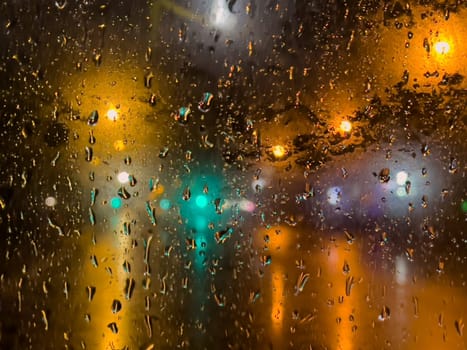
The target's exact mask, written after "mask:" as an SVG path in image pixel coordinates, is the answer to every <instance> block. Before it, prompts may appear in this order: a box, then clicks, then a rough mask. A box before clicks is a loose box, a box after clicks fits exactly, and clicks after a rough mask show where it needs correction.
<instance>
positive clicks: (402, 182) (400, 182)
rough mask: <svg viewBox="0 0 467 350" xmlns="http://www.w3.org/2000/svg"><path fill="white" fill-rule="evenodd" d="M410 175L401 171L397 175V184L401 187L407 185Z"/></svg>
mask: <svg viewBox="0 0 467 350" xmlns="http://www.w3.org/2000/svg"><path fill="white" fill-rule="evenodd" d="M408 177H409V175H408V174H407V173H406V172H405V171H399V172H398V173H397V175H396V182H397V184H398V185H399V186H403V185H405V182H406V181H407V179H408Z"/></svg>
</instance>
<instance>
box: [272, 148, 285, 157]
mask: <svg viewBox="0 0 467 350" xmlns="http://www.w3.org/2000/svg"><path fill="white" fill-rule="evenodd" d="M272 154H273V155H274V157H276V158H282V157H283V156H284V155H285V147H284V146H281V145H276V146H273V147H272Z"/></svg>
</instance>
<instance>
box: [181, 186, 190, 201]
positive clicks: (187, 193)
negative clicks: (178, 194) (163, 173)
mask: <svg viewBox="0 0 467 350" xmlns="http://www.w3.org/2000/svg"><path fill="white" fill-rule="evenodd" d="M182 198H183V200H184V201H187V200H189V199H190V198H191V191H190V187H189V186H187V187H185V189H184V190H183V196H182Z"/></svg>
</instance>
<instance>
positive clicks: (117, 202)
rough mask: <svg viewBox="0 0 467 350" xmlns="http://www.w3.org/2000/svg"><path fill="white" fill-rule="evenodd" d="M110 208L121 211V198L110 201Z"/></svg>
mask: <svg viewBox="0 0 467 350" xmlns="http://www.w3.org/2000/svg"><path fill="white" fill-rule="evenodd" d="M110 206H111V207H112V208H113V209H120V208H121V207H122V200H121V199H120V198H119V197H112V199H111V200H110Z"/></svg>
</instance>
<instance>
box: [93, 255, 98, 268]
mask: <svg viewBox="0 0 467 350" xmlns="http://www.w3.org/2000/svg"><path fill="white" fill-rule="evenodd" d="M91 264H92V266H94V267H98V266H99V263H98V262H97V258H96V256H95V255H91Z"/></svg>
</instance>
